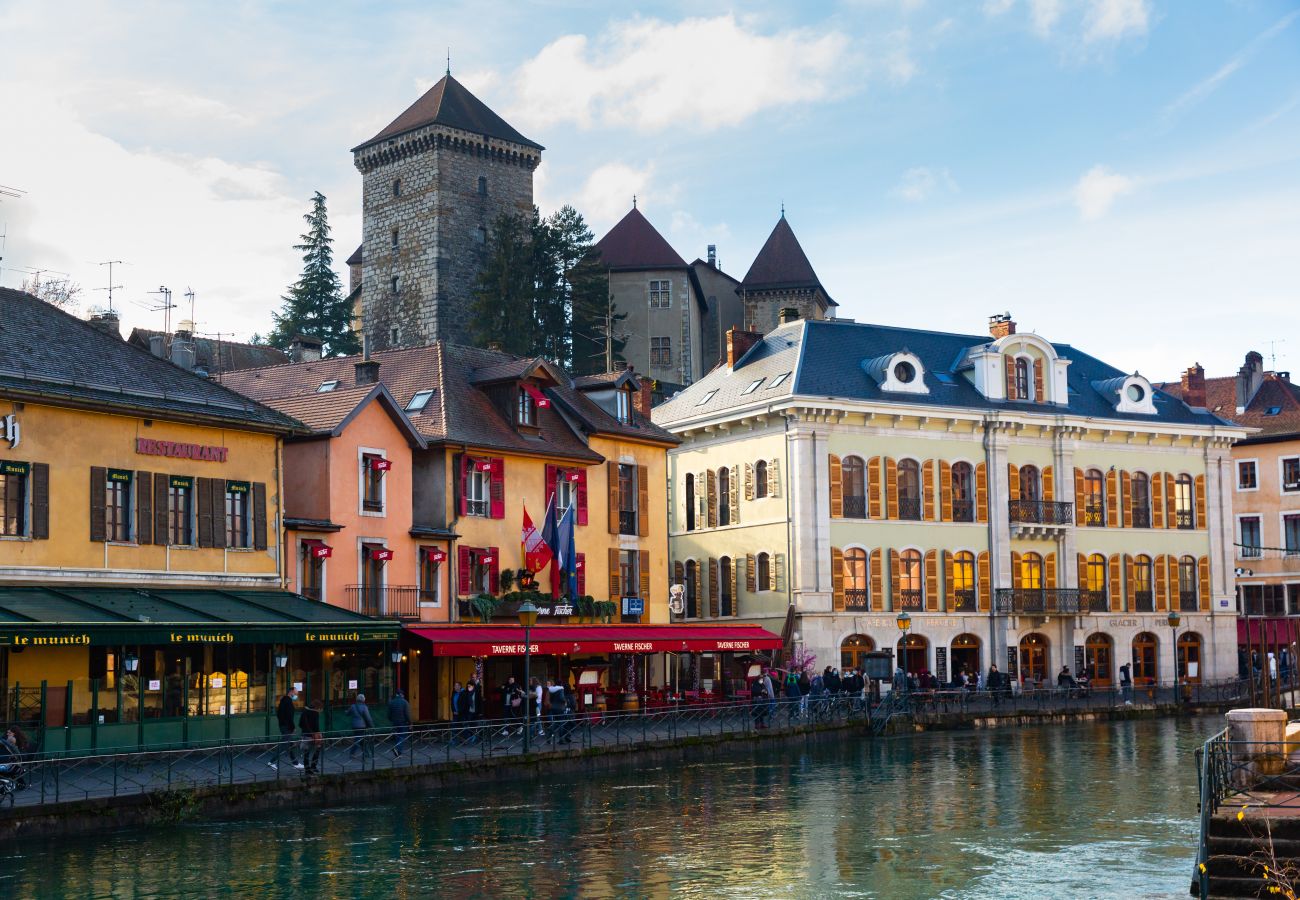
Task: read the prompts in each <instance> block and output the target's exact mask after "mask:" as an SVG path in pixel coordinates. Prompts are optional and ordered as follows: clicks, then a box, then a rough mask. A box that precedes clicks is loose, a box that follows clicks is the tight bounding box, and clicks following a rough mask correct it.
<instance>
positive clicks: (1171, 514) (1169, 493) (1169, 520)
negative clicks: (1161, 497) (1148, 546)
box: [1164, 472, 1178, 528]
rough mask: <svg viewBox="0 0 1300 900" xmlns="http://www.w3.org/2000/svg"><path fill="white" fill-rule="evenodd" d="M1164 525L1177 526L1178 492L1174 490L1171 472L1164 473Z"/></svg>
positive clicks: (1167, 526)
mask: <svg viewBox="0 0 1300 900" xmlns="http://www.w3.org/2000/svg"><path fill="white" fill-rule="evenodd" d="M1164 477H1165V527H1166V528H1177V527H1178V492H1177V491H1175V490H1174V476H1173V473H1172V472H1166V473H1165V476H1164Z"/></svg>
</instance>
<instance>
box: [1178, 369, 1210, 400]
mask: <svg viewBox="0 0 1300 900" xmlns="http://www.w3.org/2000/svg"><path fill="white" fill-rule="evenodd" d="M1183 402H1184V403H1186V404H1187V405H1188V406H1195V407H1197V408H1198V409H1205V370H1204V369H1203V368H1201V364H1200V363H1195V364H1194V365H1192V367H1191V368H1189V369H1188V370H1187V371H1186V372H1184V373H1183Z"/></svg>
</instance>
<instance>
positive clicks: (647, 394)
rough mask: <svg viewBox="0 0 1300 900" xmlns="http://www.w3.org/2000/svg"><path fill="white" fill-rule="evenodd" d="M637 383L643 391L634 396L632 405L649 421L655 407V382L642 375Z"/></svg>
mask: <svg viewBox="0 0 1300 900" xmlns="http://www.w3.org/2000/svg"><path fill="white" fill-rule="evenodd" d="M628 368H629V369H630V368H632V367H631V366H630V365H629V366H628ZM637 381H638V383H639V384H640V385H641V390H639V391H637V392H636V394H634V395H633V397H632V405H633V406H634V407H635V408H636V411H637V412H639V413H640V414H641V415H643V416H645V417H646V419H647V420H648V419H649V418H650V410H651V408H652V407H653V406H654V389H653V388H652V387H651V385H652V383H653V382H652V380H651V379H650V378H649V377H647V376H645V375H642V376H641V377H640V378H639V379H637Z"/></svg>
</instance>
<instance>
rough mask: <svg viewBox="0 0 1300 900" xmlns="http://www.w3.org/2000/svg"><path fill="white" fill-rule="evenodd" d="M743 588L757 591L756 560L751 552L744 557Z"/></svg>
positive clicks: (753, 591)
mask: <svg viewBox="0 0 1300 900" xmlns="http://www.w3.org/2000/svg"><path fill="white" fill-rule="evenodd" d="M745 590H747V591H749V592H750V593H751V594H756V593H758V561H757V560H756V559H754V556H753V554H750V555H748V556H746V557H745Z"/></svg>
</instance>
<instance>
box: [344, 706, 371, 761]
mask: <svg viewBox="0 0 1300 900" xmlns="http://www.w3.org/2000/svg"><path fill="white" fill-rule="evenodd" d="M347 715H348V719H349V721H351V723H352V734H353V735H354V736H355V737H356V740H355V741H354V742H353V744H352V749H350V750H349V751H348V759H356V758H357V754H358V753H360V754H362V755H363V758H364V754H365V752H366V749H367V746H366V735H367V734H368V733H369V731H370V729H372V728H374V727H375V720H374V719H372V718H371V717H370V707H369V706H367V705H366V695H365V694H357V698H356V700H354V701H352V705H351V706H349V707H348V710H347Z"/></svg>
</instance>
